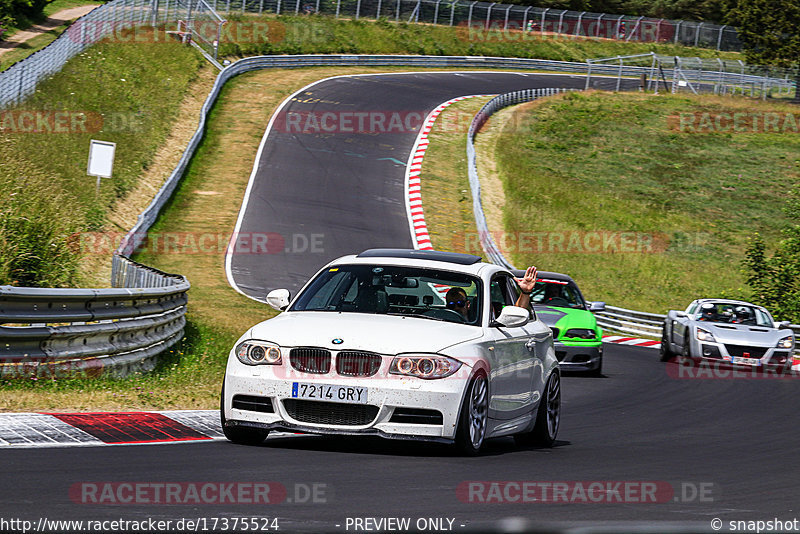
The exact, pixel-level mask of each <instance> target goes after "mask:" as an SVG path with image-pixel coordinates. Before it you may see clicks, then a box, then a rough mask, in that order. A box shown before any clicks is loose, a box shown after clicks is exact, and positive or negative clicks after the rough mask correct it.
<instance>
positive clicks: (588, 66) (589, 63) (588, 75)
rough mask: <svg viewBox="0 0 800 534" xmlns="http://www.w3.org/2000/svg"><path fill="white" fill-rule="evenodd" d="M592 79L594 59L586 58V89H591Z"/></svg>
mask: <svg viewBox="0 0 800 534" xmlns="http://www.w3.org/2000/svg"><path fill="white" fill-rule="evenodd" d="M591 79H592V60H591V59H587V60H586V86H585V87H584V89H589V81H590V80H591Z"/></svg>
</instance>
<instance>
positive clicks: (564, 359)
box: [553, 341, 603, 371]
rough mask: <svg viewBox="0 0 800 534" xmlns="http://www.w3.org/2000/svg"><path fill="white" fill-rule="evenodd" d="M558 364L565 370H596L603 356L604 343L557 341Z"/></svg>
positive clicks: (554, 344) (555, 343) (555, 345)
mask: <svg viewBox="0 0 800 534" xmlns="http://www.w3.org/2000/svg"><path fill="white" fill-rule="evenodd" d="M553 346H554V347H555V349H556V358H557V359H558V366H559V367H561V369H563V370H564V371H596V370H597V369H599V368H600V360H601V359H602V357H603V344H602V343H598V342H596V341H592V342H588V343H580V342H569V344H567V343H564V342H562V341H555V342H554V343H553Z"/></svg>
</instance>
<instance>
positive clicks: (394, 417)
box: [221, 249, 561, 454]
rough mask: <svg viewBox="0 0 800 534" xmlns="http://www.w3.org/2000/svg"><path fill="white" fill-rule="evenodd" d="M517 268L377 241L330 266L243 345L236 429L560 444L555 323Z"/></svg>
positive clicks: (248, 434) (234, 433)
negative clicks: (545, 318) (523, 302)
mask: <svg viewBox="0 0 800 534" xmlns="http://www.w3.org/2000/svg"><path fill="white" fill-rule="evenodd" d="M519 294H520V288H519V286H518V285H517V283H516V281H515V279H514V276H513V275H512V273H511V272H509V271H508V270H506V269H504V268H502V267H499V266H497V265H493V264H488V263H483V262H481V258H480V257H478V256H472V255H467V254H455V253H448V252H438V251H420V250H406V249H372V250H367V251H365V252H362V253H361V254H358V255H352V256H345V257H342V258H339V259H337V260H335V261H333V262H331V263H329V264H328V265H326V266H325V267H323V268H322V269H321V270H320V271H319V272H318V273H317V274H316V275H315V276H314V277H313V278H312V279H311V280H310V281H309V282H308V283H306V285H305V286H304V287H303V288H302V289H301V290H300V292H299V294H298V295H297V296H295V297H294V298H291V295H290V293H289V291H288V290H285V289H277V290H274V291H271V292H270V293H269V295H267V302H268V303H269V304H270V305H271V306H273V307H275V308H277V309H279V310H281V311H282V312H283V313H281V314H279V315H278V316H277V317H274V318H272V319H269V320H266V321H264V322H262V323H259V324H257V325H256V326H254V327H252V328H250V329H249V330H248V331H247V332H246V333H245V334H244V335H243V336H242V337H241V338H240V339H239V341H237V343H236V345H235V346H234V347H233V349H232V350H231V353H230V356H229V358H228V365H227V368H226V372H225V378H224V383H223V388H222V399H221V419H222V427H223V430H224V433H225V436H226V437H227V438H228V439H229V440H231V441H233V442H236V443H243V444H258V443H261V442H262V441H263V440H264V439H265V438H266V437H267V434H268V433H269V432H270V430H281V431H291V432H303V433H315V434H349V435H379V436H383V437H387V438H401V439H420V440H432V441H442V442H447V443H455V444H456V445H457V446H458V448H459V449H461V450H462V451H463V452H464V453H466V454H476V453H478V451H479V450H480V448H481V446H482V445H483V443H484V441H485V440H486V439H487V438H492V437H498V436H510V435H513V436H514V437H515V438H516V439H517V440H518V441H519V442H521V443H528V442H533V443H538V444H541V445H543V446H552V445H553V443H554V442H555V439H556V434H557V433H558V427H559V420H560V417H561V411H560V410H561V380H560V372H559V368H558V361H557V360H556V357H555V352H554V349H553V339H552V334H551V330H550V328H549V327H548V326H547V325H545V324H544V323H542V321H540V320H539V319H538V318H537V317H536V315H535V313H534V312H533V311H532V310H531V309H530V307H528V308H520V307H517V306H516V305H515V303H517V302H518V300H517V299H518V297H519Z"/></svg>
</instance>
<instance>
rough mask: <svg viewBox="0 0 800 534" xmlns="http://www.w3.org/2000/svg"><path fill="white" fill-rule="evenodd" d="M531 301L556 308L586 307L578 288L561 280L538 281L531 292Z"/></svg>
mask: <svg viewBox="0 0 800 534" xmlns="http://www.w3.org/2000/svg"><path fill="white" fill-rule="evenodd" d="M531 303H533V304H534V305H538V306H553V307H556V308H585V305H584V302H583V299H582V298H581V294H580V293H578V289H577V288H576V287H574V286H573V285H571V284H570V283H569V282H562V281H560V280H539V281H537V282H536V285H534V286H533V292H532V293H531Z"/></svg>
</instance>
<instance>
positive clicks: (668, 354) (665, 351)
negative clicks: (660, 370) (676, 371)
mask: <svg viewBox="0 0 800 534" xmlns="http://www.w3.org/2000/svg"><path fill="white" fill-rule="evenodd" d="M658 352H659V356H660V357H661V361H662V362H666V361H669V359H670V358H672V356H674V354H672V351H671V350H670V348H669V335H668V334H667V325H666V324H665V325H664V329H663V330H662V332H661V346H660V347H659V351H658Z"/></svg>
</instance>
